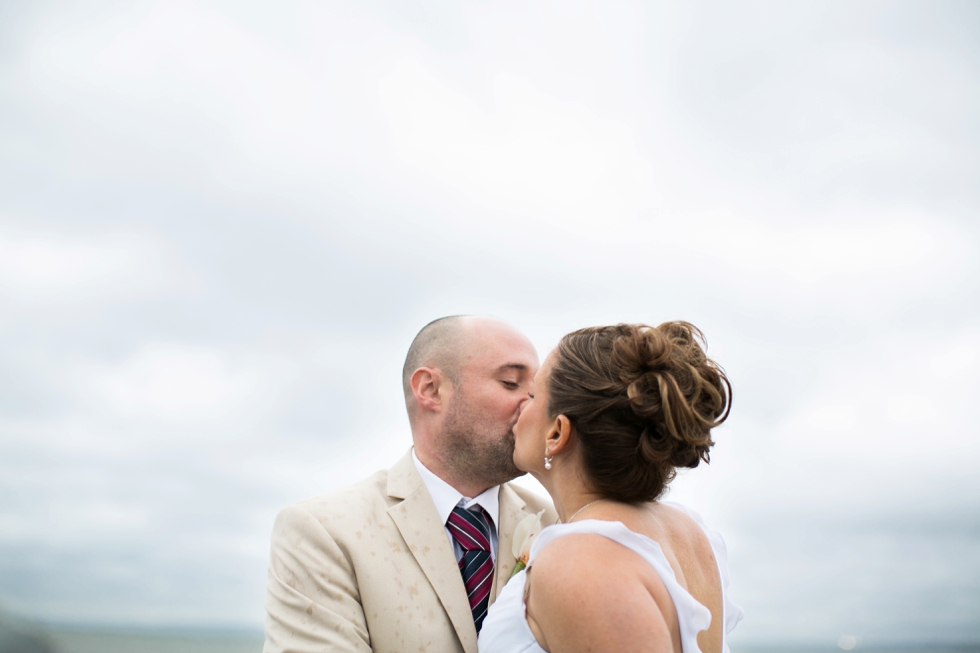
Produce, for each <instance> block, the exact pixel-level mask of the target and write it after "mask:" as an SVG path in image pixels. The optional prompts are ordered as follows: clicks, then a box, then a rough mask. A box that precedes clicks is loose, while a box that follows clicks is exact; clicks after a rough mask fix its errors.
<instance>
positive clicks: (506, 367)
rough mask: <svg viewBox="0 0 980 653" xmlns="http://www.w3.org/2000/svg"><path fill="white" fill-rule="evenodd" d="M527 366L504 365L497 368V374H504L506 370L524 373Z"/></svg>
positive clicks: (517, 364) (519, 364) (516, 364)
mask: <svg viewBox="0 0 980 653" xmlns="http://www.w3.org/2000/svg"><path fill="white" fill-rule="evenodd" d="M527 369H528V368H527V365H525V364H524V363H504V364H503V365H501V366H500V367H498V368H497V371H498V372H506V371H507V370H517V371H518V372H526V371H527Z"/></svg>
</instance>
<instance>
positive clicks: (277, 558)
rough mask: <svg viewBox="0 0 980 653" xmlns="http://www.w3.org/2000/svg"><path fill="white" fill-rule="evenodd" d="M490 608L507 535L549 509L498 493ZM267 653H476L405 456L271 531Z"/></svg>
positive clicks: (518, 493)
mask: <svg viewBox="0 0 980 653" xmlns="http://www.w3.org/2000/svg"><path fill="white" fill-rule="evenodd" d="M499 499H500V516H499V522H500V523H499V524H497V537H498V546H497V559H496V568H495V573H494V580H493V588H492V590H491V593H490V596H491V600H492V599H493V598H496V596H497V593H498V592H499V591H500V589H501V588H502V587H503V586H504V583H506V582H507V580H508V579H509V578H510V574H511V572H512V570H513V569H514V564H515V563H516V560H515V559H514V556H513V555H512V551H511V549H512V536H513V532H514V527H515V526H516V525H517V522H519V521H520V520H521V519H522V518H524V517H525V516H526V515H528V514H534V513H537V512H538V511H540V510H542V509H544V510H545V511H546V512H545V515H544V518H543V522H544V524H545V525H548V524H552V523H554V522H555V521H556V520H557V515H556V513H555V511H554V508H553V507H552V505H551V502H550V501H546V500H544V499H542V498H540V497H538V496H535V495H534V494H532V493H530V492H527V491H526V490H524V489H522V488H519V487H516V486H514V485H511V484H509V483H505V484H504V485H501V486H500V495H499ZM265 605H266V610H267V611H268V616H267V618H266V624H265V637H266V639H265V649H264V653H287V652H288V653H314V652H316V653H325V652H327V651H344V652H354V651H356V652H358V653H366V652H367V651H374V652H375V653H450V652H456V653H477V646H476V628H475V627H474V625H473V617H472V615H471V614H470V607H469V602H468V600H467V598H466V590H465V589H464V588H463V580H462V578H461V577H460V573H459V567H458V566H457V564H456V557H455V555H454V554H453V549H452V546H451V545H450V543H449V538H448V537H447V536H446V530H445V526H444V524H442V523H441V521H440V519H439V515H438V513H437V512H436V507H435V504H433V502H432V498H431V497H430V496H429V491H428V490H427V489H426V487H425V484H424V483H423V482H422V478H421V477H420V476H419V473H418V470H416V468H415V464H414V463H413V462H412V455H411V452H409V453H408V454H407V455H406V456H405V457H404V458H402V459H401V460H400V461H399V462H398V463H397V464H396V465H395V466H394V467H392V468H391V469H390V470H388V471H381V472H378V473H376V474H374V475H373V476H371V477H369V478H367V479H365V480H364V481H361V482H360V483H357V484H355V485H352V486H349V487H345V488H342V489H339V490H335V491H331V492H326V493H324V494H320V495H317V496H315V497H313V498H311V499H307V500H305V501H300V502H299V503H295V504H293V505H291V506H287V507H286V508H284V509H283V510H282V512H280V513H279V516H278V517H277V518H276V523H275V526H274V527H273V531H272V556H271V563H270V565H269V576H268V581H267V585H266V599H265Z"/></svg>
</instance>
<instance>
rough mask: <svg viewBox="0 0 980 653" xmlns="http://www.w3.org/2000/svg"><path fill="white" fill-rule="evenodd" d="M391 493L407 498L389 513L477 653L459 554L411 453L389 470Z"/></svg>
mask: <svg viewBox="0 0 980 653" xmlns="http://www.w3.org/2000/svg"><path fill="white" fill-rule="evenodd" d="M388 495H389V496H390V497H392V498H398V499H404V500H403V501H401V502H399V503H397V504H395V505H394V506H392V507H391V508H389V509H388V514H389V515H390V516H391V519H392V521H394V522H395V526H397V527H398V530H399V532H400V533H401V535H402V538H403V539H404V540H405V543H406V544H407V545H408V549H409V551H411V552H412V555H413V556H415V560H416V561H417V562H418V564H419V567H421V568H422V572H423V573H424V574H425V576H426V578H428V580H429V583H430V584H431V585H432V589H433V590H435V593H436V595H437V596H438V597H439V601H440V602H441V603H442V607H443V608H444V609H445V610H446V614H448V615H449V620H450V621H452V624H453V627H454V628H455V629H456V635H457V636H458V637H459V641H460V643H461V644H462V645H463V650H464V651H466V653H477V650H476V649H477V647H476V628H475V627H474V626H473V615H472V614H471V613H470V606H469V600H468V599H467V598H466V590H465V588H464V587H463V579H462V578H461V577H460V575H459V567H458V566H457V565H456V556H455V555H454V554H453V549H452V546H451V545H450V544H449V538H448V536H447V535H446V530H445V525H444V524H442V523H441V521H440V519H439V514H438V513H437V512H436V507H435V505H434V504H433V503H432V497H431V496H429V491H428V490H427V489H426V487H425V483H423V482H422V478H421V477H420V476H419V473H418V470H417V469H415V463H414V462H413V461H412V454H411V452H409V453H408V455H407V456H405V457H404V458H402V459H401V460H400V461H398V463H397V464H396V465H395V466H394V467H392V468H391V469H390V470H389V472H388ZM501 521H502V520H501ZM508 547H509V545H508ZM508 554H509V549H508ZM511 568H513V564H511ZM496 582H497V581H496V578H495V579H494V584H495V585H496Z"/></svg>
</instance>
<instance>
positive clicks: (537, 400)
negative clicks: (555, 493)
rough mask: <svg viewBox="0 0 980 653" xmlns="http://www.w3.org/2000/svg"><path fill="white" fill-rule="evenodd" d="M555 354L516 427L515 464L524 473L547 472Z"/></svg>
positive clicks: (537, 379) (536, 379)
mask: <svg viewBox="0 0 980 653" xmlns="http://www.w3.org/2000/svg"><path fill="white" fill-rule="evenodd" d="M554 355H555V353H554V352H551V353H550V354H548V357H547V358H546V359H545V360H544V364H543V365H541V369H539V370H538V373H537V374H536V375H535V376H534V383H533V385H532V386H531V398H530V399H529V400H528V401H527V402H526V403H525V404H524V407H523V409H522V410H521V416H520V417H519V418H518V420H517V424H516V425H515V426H514V438H515V443H514V464H515V465H516V466H517V468H518V469H519V470H521V471H522V472H544V471H545V470H544V447H545V439H546V438H547V436H548V433H549V432H550V431H551V430H552V429H553V428H554V422H555V420H554V419H553V418H551V417H549V416H548V379H549V378H550V376H551V367H552V365H553V363H554Z"/></svg>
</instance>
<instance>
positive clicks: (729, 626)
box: [661, 501, 745, 653]
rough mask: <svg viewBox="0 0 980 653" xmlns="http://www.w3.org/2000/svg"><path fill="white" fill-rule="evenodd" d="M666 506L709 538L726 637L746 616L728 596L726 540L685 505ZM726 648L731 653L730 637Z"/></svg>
mask: <svg viewBox="0 0 980 653" xmlns="http://www.w3.org/2000/svg"><path fill="white" fill-rule="evenodd" d="M661 503H663V504H664V505H666V506H670V507H671V508H676V509H677V510H680V511H681V512H683V513H684V514H685V515H687V516H688V517H690V518H691V519H693V520H694V521H695V522H697V524H698V526H700V527H701V530H702V531H703V532H704V534H705V536H706V537H707V538H708V542H709V543H710V544H711V550H712V551H713V552H714V554H715V560H716V561H717V563H718V576H719V577H720V579H721V597H722V623H723V624H724V626H725V635H728V633H730V632H732V631H733V630H735V626H736V625H737V624H738V622H739V621H741V620H742V618H743V617H744V616H745V611H744V610H742V608H741V606H739V605H738V604H737V603H735V602H734V601H732V599H731V597H730V596H729V595H728V585H729V582H730V577H729V574H728V547H727V546H726V545H725V538H723V537H722V535H721V533H719V532H718V531H715V530H712V529H710V528H708V527H707V525H705V523H704V520H703V519H701V515H699V514H698V513H697V512H695V511H694V510H691V509H690V508H688V507H687V506H685V505H682V504H679V503H674V502H673V501H662V502H661ZM723 642H724V646H722V653H730V651H729V648H728V637H724V638H723Z"/></svg>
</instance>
